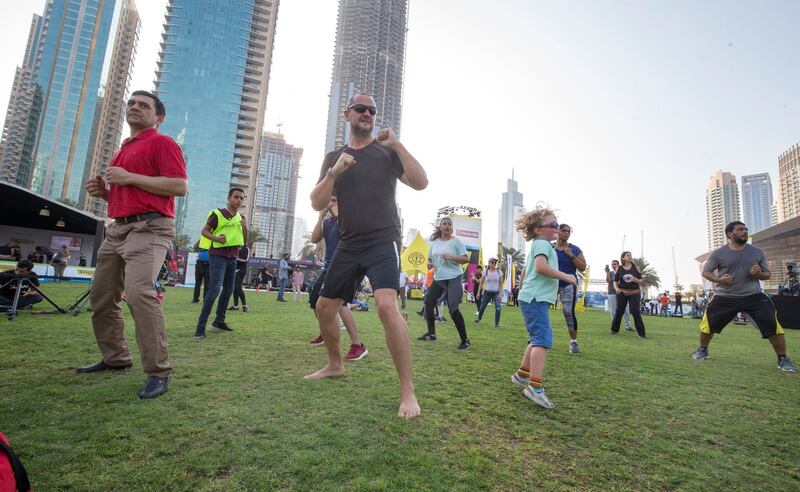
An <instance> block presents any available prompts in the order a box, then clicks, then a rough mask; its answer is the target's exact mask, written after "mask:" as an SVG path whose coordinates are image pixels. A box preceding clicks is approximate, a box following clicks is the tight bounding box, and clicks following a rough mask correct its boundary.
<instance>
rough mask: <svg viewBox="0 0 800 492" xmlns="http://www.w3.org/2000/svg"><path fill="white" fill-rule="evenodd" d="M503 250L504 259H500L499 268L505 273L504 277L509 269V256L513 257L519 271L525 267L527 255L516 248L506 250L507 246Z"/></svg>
mask: <svg viewBox="0 0 800 492" xmlns="http://www.w3.org/2000/svg"><path fill="white" fill-rule="evenodd" d="M502 248H503V257H502V258H499V263H500V265H499V266H500V270H501V271H502V272H503V275H506V269H507V268H508V261H507V260H506V258H508V256H509V255H510V256H511V261H512V262H513V263H514V264H515V265H516V266H517V269H518V270H519V269H522V268H523V267H525V253H523V252H522V251H518V250H516V249H514V248H506V247H505V246H503V247H502Z"/></svg>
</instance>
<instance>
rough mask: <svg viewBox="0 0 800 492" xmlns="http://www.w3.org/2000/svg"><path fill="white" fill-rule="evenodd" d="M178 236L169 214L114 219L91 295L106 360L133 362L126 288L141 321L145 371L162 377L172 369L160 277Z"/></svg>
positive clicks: (99, 257)
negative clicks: (127, 333) (127, 336)
mask: <svg viewBox="0 0 800 492" xmlns="http://www.w3.org/2000/svg"><path fill="white" fill-rule="evenodd" d="M174 239H175V222H174V220H173V219H171V218H169V217H161V218H157V219H150V220H147V221H139V222H132V223H130V224H117V223H111V224H110V225H109V226H108V227H107V228H106V237H105V239H104V240H103V244H102V245H101V246H100V249H99V250H98V252H97V268H96V269H95V274H94V279H93V280H92V293H91V303H92V327H93V328H94V335H95V338H97V345H98V346H99V347H100V352H101V353H102V354H103V360H104V361H105V362H106V364H109V365H112V366H119V365H128V364H130V363H131V354H130V352H129V350H128V343H127V342H126V341H125V324H124V321H123V317H122V307H120V302H121V301H122V294H123V292H124V293H125V296H126V298H127V303H128V309H130V311H131V315H132V316H133V321H134V324H135V325H136V344H137V345H138V346H139V352H140V353H141V357H142V369H144V372H146V373H147V374H149V375H151V376H158V377H166V376H168V375H169V373H170V372H171V371H172V367H171V366H170V363H169V358H168V355H167V334H166V331H165V330H164V312H163V310H162V309H161V302H160V301H159V300H158V299H156V289H155V281H156V279H157V277H158V272H159V271H160V270H161V266H162V265H163V263H164V258H165V256H166V254H167V249H168V248H169V247H170V245H171V244H172V241H173V240H174Z"/></svg>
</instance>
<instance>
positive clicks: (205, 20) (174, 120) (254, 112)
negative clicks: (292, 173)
mask: <svg viewBox="0 0 800 492" xmlns="http://www.w3.org/2000/svg"><path fill="white" fill-rule="evenodd" d="M278 4H279V1H278V0H272V1H270V0H225V1H222V0H169V3H168V4H167V14H166V19H165V20H166V22H165V24H164V32H163V33H162V34H161V51H160V53H159V60H158V68H157V69H156V83H155V87H156V92H157V94H158V96H159V97H160V98H161V100H162V101H163V102H164V105H165V106H166V108H167V118H166V120H165V121H164V124H163V125H161V128H160V131H161V132H162V133H164V134H166V135H169V136H171V137H172V138H174V139H175V141H176V142H177V143H178V145H180V146H181V148H182V149H183V153H184V157H185V159H186V167H187V170H188V173H189V192H188V194H187V195H186V196H185V197H182V198H179V199H178V200H177V201H176V214H177V216H176V221H175V222H176V228H177V232H178V233H183V234H187V235H189V237H191V238H193V239H196V238H199V237H200V230H201V229H202V227H203V224H204V223H205V220H206V215H207V214H208V211H209V210H211V209H213V208H216V207H219V206H222V205H224V204H225V197H226V196H227V194H228V190H229V188H231V187H238V188H242V189H243V190H244V191H245V195H246V203H245V208H244V209H243V212H244V213H245V214H247V215H250V211H251V210H252V203H253V195H254V193H253V188H254V187H255V181H256V171H257V170H256V166H257V163H258V155H259V148H260V146H261V131H262V127H263V125H264V111H265V108H266V104H267V91H268V88H269V72H270V66H271V64H272V46H273V41H274V38H275V22H276V18H277V14H278Z"/></svg>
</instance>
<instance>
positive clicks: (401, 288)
mask: <svg viewBox="0 0 800 492" xmlns="http://www.w3.org/2000/svg"><path fill="white" fill-rule="evenodd" d="M407 283H408V274H406V272H404V271H402V270H400V280H399V281H398V283H397V295H398V296H400V308H401V309H405V308H406V293H407V292H408V290H407V289H408V288H407V287H406V284H407Z"/></svg>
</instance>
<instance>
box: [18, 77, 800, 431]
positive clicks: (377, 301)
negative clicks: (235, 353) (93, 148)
mask: <svg viewBox="0 0 800 492" xmlns="http://www.w3.org/2000/svg"><path fill="white" fill-rule="evenodd" d="M376 113H377V107H376V105H375V101H374V99H373V98H372V97H371V96H369V95H367V94H361V93H359V94H356V95H354V96H353V97H351V98H350V100H349V102H348V105H347V109H346V110H345V111H344V115H343V117H344V118H345V120H346V121H347V122H348V123H349V125H350V139H349V142H348V144H347V145H345V146H344V147H343V148H341V149H338V150H336V151H333V152H330V153H328V154H327V155H326V156H325V159H324V161H323V164H322V167H321V170H320V175H319V179H318V181H317V184H316V186H315V187H314V189H313V191H312V193H311V205H312V207H313V208H314V209H315V210H317V211H319V212H320V215H319V220H318V223H317V225H316V226H315V230H314V233H313V234H312V235H313V240H314V241H315V242H319V241H322V240H324V241H325V245H326V257H325V262H324V268H323V269H322V271H321V272H320V273H319V275H318V277H317V278H316V279H315V281H314V282H309V283H310V284H311V285H312V289H311V292H310V295H309V302H310V306H311V308H312V313H313V315H314V317H315V318H316V320H317V324H318V327H319V336H318V337H317V338H315V339H314V340H313V341H312V344H314V345H322V346H324V347H325V349H326V353H327V361H326V363H325V364H324V366H323V367H322V368H321V369H319V370H317V371H312V372H310V373H308V374H307V375H306V376H305V379H309V380H318V379H325V378H336V377H341V376H343V375H344V374H345V362H348V361H356V360H360V359H363V358H364V357H366V356H367V354H368V351H367V348H366V346H365V345H364V343H363V342H362V341H361V340H360V338H359V334H358V328H357V326H356V323H355V320H354V317H353V315H352V310H354V309H355V310H363V309H369V305H368V303H367V302H366V296H365V295H364V294H363V293H362V294H359V293H358V286H359V285H361V282H362V279H364V278H365V277H368V278H369V290H371V292H372V302H373V303H374V310H375V311H376V313H377V319H378V320H379V321H380V323H381V324H382V325H383V328H384V332H385V339H386V344H387V346H388V348H389V352H390V354H391V357H392V361H393V362H394V366H395V370H396V373H397V376H398V380H399V406H398V411H397V414H398V416H400V417H403V418H413V417H415V416H417V415H419V414H420V411H421V410H420V406H419V404H418V402H417V398H416V391H415V388H414V383H413V376H412V363H411V340H410V337H409V332H408V325H407V319H406V318H405V317H404V313H401V311H400V308H399V307H398V296H400V298H401V301H400V302H401V304H402V303H403V302H404V296H403V294H401V293H400V292H399V291H400V290H405V289H406V288H407V287H408V286H409V285H410V284H413V283H414V282H415V280H414V279H407V278H403V277H401V274H400V223H399V219H398V213H397V206H396V187H397V183H398V182H400V183H402V184H404V185H406V186H409V187H410V188H412V189H414V190H422V189H424V188H426V187H427V185H428V178H427V175H426V173H425V170H424V169H423V167H422V166H421V165H420V163H419V162H418V161H417V160H416V159H415V158H414V156H413V155H412V154H411V153H410V152H409V151H408V149H406V147H405V146H404V145H403V144H402V143H401V142H400V141H399V140H398V139H397V137H396V135H395V134H394V132H393V131H392V130H391V129H389V128H383V129H380V130H379V131H377V133H375V134H374V135H373V129H374V124H375V115H376ZM165 116H166V108H165V107H164V105H163V103H161V101H160V100H159V98H158V97H157V96H156V95H154V94H152V93H149V92H146V91H135V92H134V93H133V94H132V95H131V97H130V99H129V100H128V103H127V111H126V120H127V122H128V125H129V127H130V130H131V132H130V135H131V136H130V137H129V138H127V139H126V140H125V141H124V142H123V143H122V146H121V147H120V149H119V150H118V151H117V153H116V154H115V156H114V158H113V159H112V161H111V163H110V165H109V166H108V168H107V170H106V171H105V173H104V175H102V176H95V177H93V178H91V179H90V180H89V181H88V182H87V183H86V186H85V187H86V191H87V193H88V194H89V195H91V196H93V197H96V198H99V199H102V200H105V201H107V202H108V214H109V217H111V218H112V219H113V221H112V222H111V223H110V224H109V225H108V227H107V229H106V237H105V239H104V241H103V243H102V245H101V246H100V249H99V251H98V254H97V267H96V270H95V277H94V280H93V286H92V290H91V303H92V309H93V310H92V325H93V328H94V333H95V337H96V340H97V345H98V347H99V349H100V352H101V354H102V359H101V360H100V361H99V362H97V363H95V364H92V365H88V366H84V367H79V368H77V369H76V372H77V373H79V374H88V373H97V372H106V371H118V370H123V369H127V368H130V367H131V365H132V358H131V355H130V351H129V350H128V346H127V343H126V341H125V336H124V317H123V316H122V308H121V306H120V300H121V299H122V296H123V292H124V294H125V297H126V300H127V305H128V307H129V309H130V311H131V314H132V316H133V321H134V324H135V329H136V341H137V344H138V345H139V351H140V356H141V361H142V366H143V369H144V371H145V373H146V374H147V376H148V377H147V379H146V381H145V383H144V385H143V386H142V387H141V388H140V390H139V393H138V394H139V397H140V398H144V399H149V398H156V397H158V396H160V395H162V394H164V393H165V392H166V391H167V388H168V384H169V381H170V374H171V372H172V365H171V363H170V360H169V357H168V347H167V337H166V332H165V329H164V317H163V310H162V305H161V302H160V299H159V298H158V296H157V294H158V290H157V275H158V272H159V269H160V267H161V264H162V263H163V261H164V257H165V255H166V253H167V250H168V249H169V248H170V246H171V244H172V242H173V241H174V235H175V224H174V217H175V197H176V196H184V195H185V194H186V192H187V175H186V164H185V162H184V160H183V154H182V152H181V149H180V147H178V145H177V144H176V143H175V142H174V141H173V140H172V139H170V138H168V137H166V136H164V135H162V134H160V133H159V132H158V130H157V128H158V125H159V124H160V123H161V122H162V121H163V120H164V118H165ZM243 200H244V192H243V191H242V190H241V189H239V188H235V187H234V188H231V189H230V191H229V193H228V196H227V204H226V206H225V207H224V208H219V209H214V210H212V211H210V212H209V214H208V217H207V219H206V222H205V225H204V227H203V230H202V238H201V240H200V244H199V245H198V247H199V249H201V250H204V251H205V253H207V256H205V259H204V260H203V261H206V262H207V265H205V269H203V270H201V271H200V273H198V276H199V277H201V278H203V279H204V280H203V282H204V283H205V289H204V290H205V292H204V296H203V303H202V307H201V309H200V312H199V313H198V314H199V317H198V320H197V323H196V327H195V334H194V338H196V339H198V340H203V339H205V338H206V324H207V322H208V318H209V317H210V315H211V311H212V309H213V308H214V305H215V304H216V311H215V317H214V320H213V321H212V323H211V326H212V328H214V329H216V330H219V331H222V332H231V331H233V328H231V327H230V326H229V325H228V324H227V321H226V312H227V311H228V310H229V309H228V302H229V299H230V297H231V296H232V295H234V305H233V306H232V308H233V309H235V308H237V307H238V306H240V305H241V306H242V310H243V311H244V310H246V308H247V304H246V301H245V296H244V292H243V291H242V289H241V287H242V282H243V278H244V274H240V272H241V271H242V270H243V268H245V267H246V264H247V259H248V257H249V255H250V251H249V250H248V248H247V246H245V239H246V238H247V221H246V219H245V217H244V216H243V215H242V214H241V213H239V210H240V208H241V206H242V202H243ZM364 203H370V207H369V208H368V209H367V208H366V207H364V206H363V204H364ZM515 225H516V228H517V230H518V231H519V232H520V233H521V234H522V235H523V236H524V237H525V239H526V240H529V241H530V252H529V254H528V255H527V259H526V263H525V266H524V269H523V270H522V271H521V273H520V276H519V281H518V282H515V284H516V285H517V286H518V287H517V288H518V292H516V293H515V295H513V300H514V302H515V303H516V304H518V305H519V309H520V311H521V313H522V317H523V323H524V325H525V327H526V329H527V332H528V344H527V346H526V348H525V350H524V353H523V354H522V358H521V362H520V364H519V367H518V368H516V369H515V370H514V371H513V372H512V374H511V382H512V383H513V384H515V385H517V386H520V387H522V394H523V395H524V396H525V397H526V398H528V399H530V400H532V401H533V402H534V403H536V404H537V405H539V406H542V407H544V408H553V407H554V406H555V405H554V403H553V402H552V401H551V400H550V398H549V397H548V396H547V394H546V393H545V388H544V384H543V378H544V371H545V365H546V364H545V363H546V360H547V353H548V351H549V350H551V349H552V348H553V331H552V328H551V324H550V309H551V307H552V306H553V305H555V304H556V303H557V299H559V298H560V300H561V306H562V308H561V311H562V315H563V316H564V319H565V322H566V326H567V331H568V334H569V352H570V353H573V354H578V353H580V350H579V348H578V337H577V335H578V318H577V316H576V313H575V303H576V299H577V282H578V280H577V274H578V272H581V271H583V270H584V269H585V268H586V261H585V259H584V257H583V251H582V249H581V248H579V247H578V246H576V245H574V244H572V243H570V241H569V239H570V236H571V234H572V228H571V227H570V226H568V225H566V224H559V223H558V221H557V217H556V215H555V213H554V212H553V211H552V210H550V209H548V208H545V207H541V206H538V207H536V208H535V209H534V210H532V211H530V212H526V213H524V214H522V215H521V216H520V217H518V218H517V219H516V223H515ZM726 235H727V236H728V238H729V243H728V244H727V245H725V246H723V247H722V248H720V249H718V250H716V251H715V252H714V253H713V254H712V255H711V259H710V260H709V262H708V263H707V264H706V266H705V271H704V272H703V276H704V277H705V278H706V279H707V280H709V281H710V282H714V283H715V284H717V290H716V295H715V296H714V297H713V299H711V301H710V302H709V303H708V304H707V306H706V309H705V316H704V317H703V321H702V322H701V324H700V331H701V333H700V346H699V348H698V349H697V350H696V351H695V352H694V353H693V354H692V358H693V359H696V360H704V359H707V358H708V357H709V349H708V347H709V343H710V341H711V339H712V337H713V335H714V334H718V333H720V332H721V331H722V329H723V328H724V327H725V325H727V324H728V322H730V321H731V320H732V319H733V317H734V316H735V315H736V313H737V312H739V311H744V312H745V313H746V314H747V315H748V316H749V317H750V319H751V320H752V322H753V323H754V324H755V325H756V326H757V327H758V329H759V331H760V332H761V335H762V337H764V338H766V339H768V340H769V342H770V343H771V345H772V347H773V348H774V351H775V353H776V356H777V358H778V367H779V368H780V369H782V370H784V371H790V372H795V371H796V369H795V367H794V366H793V364H792V363H791V361H790V360H789V358H788V357H787V356H786V344H785V340H784V336H783V329H782V328H781V326H780V325H779V324H778V323H777V322H776V317H775V308H774V305H773V304H772V303H771V302H770V300H769V299H768V298H767V297H766V296H765V295H764V294H763V293H762V292H761V290H760V286H759V283H758V282H759V280H764V279H767V278H769V276H770V273H769V271H768V267H767V262H766V258H765V257H764V254H763V252H762V251H761V250H759V249H758V248H756V247H754V246H752V245H749V244H747V228H746V227H745V226H744V224H742V223H741V222H733V223H731V224H729V225H728V227H727V228H726ZM468 261H469V260H468V255H467V251H466V249H465V247H464V244H463V243H462V242H461V241H460V240H459V239H458V238H456V237H454V235H453V224H452V221H451V220H450V219H449V218H443V219H441V220H440V221H439V222H438V224H437V226H436V228H435V231H434V233H433V235H432V236H431V248H430V261H429V268H430V270H429V272H428V275H427V276H426V277H425V289H426V291H425V295H424V309H423V312H422V314H423V315H424V317H425V322H426V325H427V332H426V333H425V334H423V335H422V336H420V337H419V339H420V340H422V341H424V342H432V341H435V340H436V339H437V333H436V324H435V323H436V321H437V312H438V317H441V318H442V320H443V319H444V317H443V316H441V315H442V314H444V311H445V310H446V312H447V314H448V315H449V318H450V320H452V322H453V324H454V325H455V328H456V331H457V333H458V336H459V339H460V344H459V346H458V348H459V349H461V350H466V349H468V348H470V346H471V341H470V339H469V337H468V334H467V327H466V323H465V320H464V316H463V314H462V313H461V310H460V306H461V302H462V299H463V294H464V291H465V285H464V273H463V269H462V265H464V264H466V263H468ZM28 266H29V265H27V264H26V265H19V271H20V272H22V273H28V272H29V270H30V269H29V268H26V267H28ZM301 275H302V272H298V269H296V268H292V267H291V266H290V264H289V257H288V255H285V256H284V258H283V259H281V261H280V262H279V264H278V267H277V271H267V270H263V271H262V272H261V274H260V275H259V279H258V282H259V285H258V287H261V286H266V285H267V284H270V283H272V282H274V281H275V278H277V287H278V294H277V297H276V301H279V302H280V301H282V302H286V299H285V298H284V293H285V290H286V288H287V286H288V285H289V284H290V283H291V286H292V292H293V295H294V298H295V299H297V298H298V293H299V290H300V289H301V288H302V283H301ZM306 280H307V281H308V280H310V278H308V279H306ZM470 280H471V281H472V282H473V284H477V286H476V287H473V288H472V289H470V290H471V294H472V296H473V298H474V299H475V303H476V304H475V305H476V309H477V312H476V318H475V320H476V321H477V322H478V323H480V322H481V321H482V318H483V315H484V313H485V309H486V307H487V306H488V304H489V303H492V302H493V303H494V304H495V317H494V321H495V326H500V321H501V319H500V317H501V309H500V304H501V303H500V301H499V296H500V292H501V290H502V287H503V284H504V276H503V273H502V272H501V271H500V270H499V269H498V261H497V260H496V259H490V260H489V262H488V265H487V267H486V269H483V268H481V269H479V270H477V271H476V272H475V273H474V275H472V277H471V279H470ZM606 280H607V281H608V292H609V295H610V296H612V297H613V298H614V300H613V303H614V308H613V318H612V320H611V323H610V333H611V334H617V333H618V332H619V329H620V326H621V323H622V320H623V319H626V315H628V314H629V317H632V318H633V325H634V327H633V328H631V329H635V330H636V332H637V334H638V336H639V337H641V338H646V332H645V325H644V322H643V320H642V316H641V309H640V304H641V285H642V283H643V280H642V274H641V272H639V270H638V268H637V267H636V265H635V264H634V263H633V261H632V257H631V254H630V252H624V253H623V254H622V255H621V256H620V259H619V261H618V262H617V261H615V262H612V268H609V269H607V276H606ZM198 284H199V283H198ZM467 284H469V282H467ZM199 291H200V287H199V285H198V286H197V288H196V290H195V292H194V299H193V302H197V303H198V304H199V303H200V296H199V293H200V292H199ZM364 292H366V289H364ZM31 296H32V294H31ZM667 297H668V296H667ZM678 304H679V305H680V302H679V303H678ZM629 323H630V322H629V321H627V320H626V326H629ZM341 325H344V329H345V330H346V331H347V333H348V335H349V337H350V350H349V351H348V352H347V355H346V356H345V357H344V358H343V357H342V353H341V351H340V336H341V331H342V330H341V328H340V326H341ZM206 343H207V342H206Z"/></svg>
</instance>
